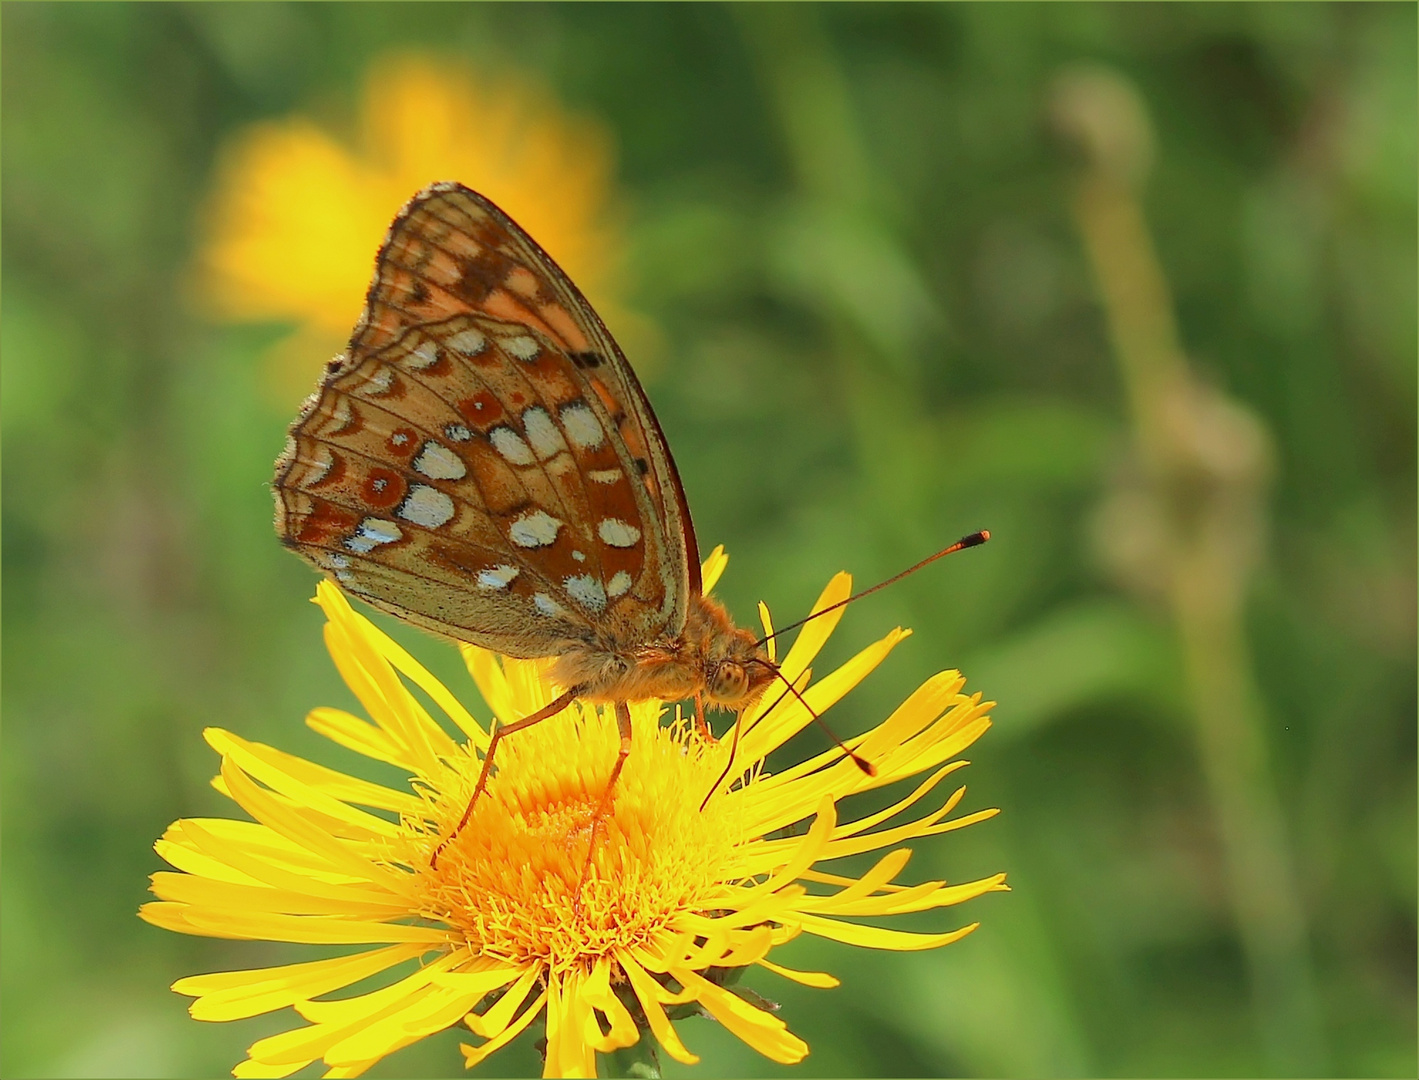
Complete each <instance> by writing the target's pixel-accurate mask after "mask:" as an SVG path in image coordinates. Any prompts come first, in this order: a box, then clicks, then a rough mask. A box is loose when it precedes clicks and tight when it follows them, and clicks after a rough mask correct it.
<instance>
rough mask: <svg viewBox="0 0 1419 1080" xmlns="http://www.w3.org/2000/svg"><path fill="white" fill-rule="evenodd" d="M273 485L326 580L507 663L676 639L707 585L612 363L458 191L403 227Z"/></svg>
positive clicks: (648, 432) (651, 426)
mask: <svg viewBox="0 0 1419 1080" xmlns="http://www.w3.org/2000/svg"><path fill="white" fill-rule="evenodd" d="M275 488H276V492H275V494H276V503H277V513H276V526H277V531H278V533H280V535H281V537H282V539H283V540H284V541H285V542H286V543H287V544H288V545H289V546H291V547H293V548H295V549H296V550H297V551H298V552H300V553H301V554H302V555H303V556H304V557H305V558H306V559H308V560H309V561H310V562H312V563H313V564H314V565H315V566H317V567H318V568H319V569H321V570H322V571H324V572H325V573H327V574H330V575H331V576H333V577H335V578H336V580H338V581H339V582H340V583H341V584H342V585H344V586H345V587H346V588H348V589H349V590H350V591H352V592H354V593H356V594H358V595H361V596H363V597H365V598H366V599H368V600H370V601H371V602H373V603H375V604H376V605H377V606H380V607H382V608H385V609H386V610H389V611H391V612H392V613H394V614H396V615H399V616H401V617H403V618H406V619H408V620H409V621H411V622H414V623H416V624H418V625H422V626H425V627H427V628H429V629H432V630H435V631H438V632H440V633H444V634H447V635H449V636H452V637H455V638H459V639H462V640H465V641H471V642H474V643H476V644H480V645H484V646H487V647H490V648H495V649H497V650H498V651H501V652H504V653H507V654H510V655H518V656H548V655H555V654H557V653H559V652H561V651H562V650H563V649H564V648H565V647H566V644H567V643H568V642H570V641H577V640H581V641H588V640H595V639H598V638H599V639H601V640H603V641H607V640H611V641H616V642H620V643H623V644H625V643H630V644H634V643H636V642H645V641H652V640H659V639H663V638H667V637H673V636H675V635H676V634H678V632H679V631H680V629H681V627H682V626H683V625H684V620H685V611H686V607H687V604H688V595H689V591H690V589H691V588H696V587H697V586H698V569H699V567H698V554H697V552H696V551H695V549H694V537H693V531H692V529H691V527H690V522H689V514H688V512H687V510H686V509H685V500H684V494H683V491H682V490H681V486H680V481H679V477H678V475H677V474H676V471H675V465H674V462H673V460H672V459H671V457H670V453H669V451H668V449H667V447H666V445H665V441H664V438H663V436H662V435H661V433H660V430H659V426H658V425H657V424H656V421H655V417H654V414H653V413H652V412H651V410H650V406H649V404H648V402H647V401H646V399H645V396H644V393H643V392H642V391H641V389H640V386H639V384H638V383H637V381H636V379H635V375H634V373H633V372H632V371H631V369H630V367H629V365H628V364H627V363H626V360H625V358H624V356H623V355H622V353H621V351H620V349H619V348H618V347H617V345H616V343H615V342H614V340H612V338H611V336H610V334H609V333H608V332H607V331H606V329H605V327H604V325H603V324H602V323H601V321H600V319H599V318H598V317H597V316H596V314H595V312H594V311H593V310H592V309H591V308H590V306H589V305H588V304H587V303H586V301H585V299H584V298H583V297H582V296H581V294H580V293H579V292H578V291H577V290H576V288H575V287H574V286H573V285H572V284H571V283H570V281H568V280H567V278H566V276H565V275H564V274H563V273H562V272H561V270H560V269H559V268H558V267H557V266H556V264H555V263H554V262H553V261H552V260H551V258H550V257H548V256H547V255H546V253H545V252H543V251H542V250H541V248H539V247H538V246H537V245H536V243H535V242H533V241H532V240H531V238H530V237H528V236H527V234H526V233H524V232H523V231H522V230H521V229H520V228H519V227H518V226H517V225H516V224H514V223H513V222H512V221H511V220H510V219H508V218H507V216H506V215H505V214H503V213H502V212H501V211H499V210H498V209H497V208H496V207H494V206H493V205H492V204H491V203H489V202H488V201H487V200H485V199H483V198H482V197H481V196H479V195H477V194H476V193H474V192H472V191H469V190H468V189H467V188H464V187H462V186H460V185H457V184H437V185H434V186H433V187H431V188H428V189H426V190H425V191H424V192H422V193H420V194H419V195H418V196H416V197H415V198H414V199H413V200H412V201H411V202H410V204H409V205H408V206H407V207H406V208H405V210H404V211H403V212H402V213H401V214H400V215H399V217H398V218H396V219H395V222H394V224H393V226H391V228H390V232H389V235H388V237H387V238H386V240H385V244H384V246H383V248H382V249H381V251H380V254H379V257H378V259H377V262H376V270H375V279H374V282H373V284H372V285H371V287H370V292H369V297H368V301H367V306H366V310H365V313H364V315H363V317H362V318H361V320H360V323H359V325H358V326H357V327H356V330H355V333H354V336H353V337H352V340H351V344H350V349H349V352H348V354H347V356H346V357H344V358H338V359H337V360H336V361H332V363H331V364H330V365H329V367H328V369H327V373H326V376H325V378H324V379H323V380H322V383H321V385H320V387H319V388H318V390H317V392H316V394H315V395H313V396H312V397H311V398H310V399H309V400H308V401H307V403H306V406H305V407H304V408H303V409H302V412H301V415H300V416H299V417H298V418H297V420H296V422H295V424H293V425H292V428H291V438H290V442H289V443H288V446H287V451H286V453H285V454H284V455H283V456H282V459H281V461H279V462H278V463H277V473H276V481H275Z"/></svg>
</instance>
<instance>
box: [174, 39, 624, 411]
mask: <svg viewBox="0 0 1419 1080" xmlns="http://www.w3.org/2000/svg"><path fill="white" fill-rule="evenodd" d="M610 175H611V151H610V145H609V140H608V139H607V137H606V135H605V133H604V131H603V130H602V129H601V128H600V127H599V126H598V125H596V124H594V123H592V122H590V121H588V120H586V119H584V118H574V117H570V116H568V115H566V114H565V113H564V112H563V111H562V110H561V109H560V108H559V107H558V106H557V104H556V103H555V102H554V101H553V100H552V99H551V97H550V95H549V94H548V93H547V92H545V91H543V90H540V89H539V88H537V87H536V86H535V85H533V84H532V83H530V82H523V81H517V80H510V79H509V78H507V77H503V78H500V79H499V80H497V81H491V80H489V81H485V82H478V81H475V80H474V79H472V78H470V77H469V76H468V75H467V74H466V73H464V72H463V71H461V70H459V69H458V68H456V67H453V66H450V65H447V64H441V63H439V62H437V61H435V60H433V59H431V58H429V57H426V56H421V55H417V54H400V55H396V56H392V57H389V58H386V59H385V60H383V61H381V62H379V63H377V64H376V65H375V66H374V67H373V69H372V70H371V73H370V75H369V78H368V80H367V81H366V84H365V88H364V99H363V103H362V107H361V110H360V116H359V122H358V138H357V145H356V147H354V148H348V147H346V146H344V145H342V144H341V143H340V142H339V141H338V140H336V139H335V138H334V137H333V136H331V135H330V134H328V133H327V132H326V131H324V130H322V128H321V127H319V126H318V125H317V124H315V123H314V122H312V121H311V120H309V119H306V118H303V117H300V116H295V117H291V118H288V119H285V120H281V121H276V122H270V123H262V124H256V125H254V126H252V127H250V128H247V129H245V130H243V131H242V132H240V133H239V134H238V135H237V136H236V137H235V138H234V139H233V141H232V142H231V143H230V145H228V146H227V147H226V149H225V151H224V152H223V154H222V156H221V159H220V164H219V166H218V170H217V180H216V186H215V190H214V194H213V197H212V200H211V202H210V204H209V207H208V220H207V222H206V230H205V231H206V236H207V240H206V243H205V245H204V246H203V248H202V250H201V252H200V255H199V263H200V271H201V272H200V288H201V291H202V293H203V295H204V297H205V299H206V300H207V302H208V303H209V304H210V305H211V307H212V309H213V310H214V311H215V312H216V313H217V314H218V315H219V316H220V317H222V318H226V319H231V320H272V321H290V322H294V323H295V324H296V327H297V330H296V333H295V334H294V335H293V336H291V337H289V338H287V339H286V340H284V341H283V342H281V343H279V344H278V346H277V347H276V348H275V350H274V351H273V354H272V357H271V370H270V372H269V374H270V375H271V377H272V378H271V381H272V386H273V389H275V390H276V392H277V393H278V394H279V395H280V396H281V398H282V399H283V400H291V399H299V398H300V397H301V396H304V395H305V394H306V393H308V392H309V390H310V386H311V384H312V383H313V382H314V380H315V377H316V375H317V373H318V372H319V371H320V369H321V366H322V365H323V364H324V362H325V361H326V360H328V359H330V357H331V356H333V355H334V354H336V353H338V352H340V351H342V350H343V349H344V347H345V343H346V342H347V341H348V340H349V336H350V331H351V330H352V329H353V327H354V325H355V321H356V319H358V317H359V314H360V305H361V303H362V301H363V298H364V295H365V290H366V288H367V287H368V285H369V279H370V274H371V271H372V268H373V265H374V254H375V251H376V250H377V249H378V247H379V244H380V241H381V240H382V239H383V237H384V234H385V230H387V229H388V228H389V223H390V221H391V220H393V218H394V216H395V214H396V213H398V211H399V209H400V207H402V206H403V205H404V203H405V202H406V201H407V200H408V198H409V193H410V192H412V191H418V190H420V189H421V188H423V187H424V186H426V185H427V184H429V183H431V182H433V181H436V180H459V181H462V182H463V183H465V184H467V185H469V186H470V187H473V188H475V189H476V190H478V191H479V192H481V193H482V194H484V195H486V196H488V198H490V199H492V200H493V202H495V203H497V204H498V205H499V206H500V207H502V208H503V209H504V210H505V211H507V212H508V214H510V215H511V216H512V218H513V219H514V220H515V221H517V222H518V223H519V224H521V225H522V226H523V227H524V228H525V229H527V231H528V232H529V233H530V234H531V235H533V236H535V237H536V238H537V242H538V243H539V244H541V245H542V247H543V248H545V249H546V250H547V251H548V253H550V254H551V255H552V257H553V258H554V259H556V260H557V262H558V263H559V264H560V265H561V266H562V268H563V269H564V270H565V271H566V272H567V273H568V275H569V276H570V277H571V278H572V280H574V281H575V282H576V283H577V285H578V286H579V287H580V288H581V290H582V292H584V293H585V294H586V296H587V297H588V299H590V300H591V302H592V303H593V304H594V305H595V306H596V307H597V309H598V310H599V311H600V313H601V314H602V316H603V317H605V318H606V319H607V321H608V323H609V324H611V325H612V326H613V327H614V326H616V324H617V322H618V316H621V317H622V318H623V316H624V313H622V312H620V309H619V307H618V304H617V303H616V296H615V290H614V278H615V271H616V267H615V265H614V264H613V261H612V253H614V252H616V251H619V250H621V249H622V247H623V245H622V244H621V242H620V241H619V239H618V237H617V236H616V235H614V232H613V230H612V226H611V223H610V217H611V213H610V207H609V202H610V186H611V180H610ZM633 329H634V328H633Z"/></svg>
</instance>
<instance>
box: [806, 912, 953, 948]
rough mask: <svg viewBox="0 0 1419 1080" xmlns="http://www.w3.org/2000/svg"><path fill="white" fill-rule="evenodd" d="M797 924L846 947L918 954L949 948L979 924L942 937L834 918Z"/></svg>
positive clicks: (816, 918)
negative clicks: (918, 952) (946, 946)
mask: <svg viewBox="0 0 1419 1080" xmlns="http://www.w3.org/2000/svg"><path fill="white" fill-rule="evenodd" d="M797 921H798V922H799V923H800V925H802V927H803V929H804V931H805V932H807V933H809V934H816V935H818V936H819V937H825V938H829V939H831V940H833V941H841V942H842V943H843V944H845V945H860V946H862V947H863V948H867V949H891V950H893V951H894V952H917V951H920V950H922V949H936V948H940V947H941V946H942V945H950V944H951V943H952V942H953V941H960V940H961V939H962V938H963V937H965V936H966V935H967V934H969V933H970V932H971V931H972V930H974V929H975V928H976V927H977V926H979V925H980V923H971V925H970V926H963V927H961V929H959V930H951V931H949V932H947V933H944V934H913V933H911V932H909V931H906V930H884V929H883V928H882V927H880V926H861V925H859V924H857V923H845V922H838V921H837V920H836V919H824V918H821V917H819V916H817V915H801V916H799V917H798V920H797Z"/></svg>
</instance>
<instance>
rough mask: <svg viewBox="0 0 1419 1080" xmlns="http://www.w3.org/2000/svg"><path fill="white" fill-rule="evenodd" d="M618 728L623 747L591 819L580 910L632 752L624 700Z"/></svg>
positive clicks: (579, 885) (578, 892)
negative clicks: (618, 783)
mask: <svg viewBox="0 0 1419 1080" xmlns="http://www.w3.org/2000/svg"><path fill="white" fill-rule="evenodd" d="M616 728H617V730H618V731H619V732H620V735H621V749H620V750H619V751H617V753H616V764H614V765H612V766H611V775H610V776H609V777H608V778H607V780H606V790H605V791H603V792H602V793H601V802H600V803H598V804H597V807H596V814H595V816H594V817H592V819H591V843H590V845H588V847H587V849H586V862H585V863H583V864H582V867H581V879H580V880H579V881H578V882H577V886H576V901H575V903H574V907H575V908H576V909H577V910H578V911H579V910H580V909H581V889H582V886H583V885H585V884H586V875H587V874H588V873H589V872H590V870H591V859H592V857H593V856H594V855H595V854H596V840H597V837H598V835H599V834H600V832H601V823H602V822H603V821H605V820H606V817H607V815H608V814H610V812H611V802H612V800H613V799H615V797H616V779H617V778H618V777H619V776H620V775H621V769H622V767H623V766H624V765H625V764H626V758H627V757H629V756H630V753H631V707H630V706H629V705H627V704H626V703H625V702H624V701H618V702H616Z"/></svg>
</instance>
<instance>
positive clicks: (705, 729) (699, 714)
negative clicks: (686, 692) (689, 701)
mask: <svg viewBox="0 0 1419 1080" xmlns="http://www.w3.org/2000/svg"><path fill="white" fill-rule="evenodd" d="M695 727H696V729H698V731H699V733H700V738H702V739H704V740H706V741H707V742H714V732H713V731H711V730H710V726H709V721H708V720H706V719H705V695H704V694H703V693H700V692H696V694H695Z"/></svg>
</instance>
